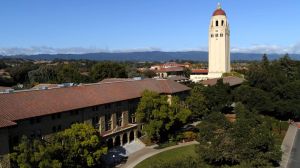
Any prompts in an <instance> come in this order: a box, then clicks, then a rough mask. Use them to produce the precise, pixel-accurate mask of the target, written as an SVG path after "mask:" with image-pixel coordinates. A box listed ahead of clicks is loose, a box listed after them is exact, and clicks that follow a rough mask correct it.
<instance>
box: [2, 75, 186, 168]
mask: <svg viewBox="0 0 300 168" xmlns="http://www.w3.org/2000/svg"><path fill="white" fill-rule="evenodd" d="M146 89H147V90H151V91H155V92H158V93H160V94H163V95H168V96H169V97H171V96H172V95H177V96H179V97H181V98H182V97H184V96H185V95H186V94H187V92H188V91H189V90H190V88H188V87H186V86H185V85H182V84H179V83H177V82H174V81H171V80H154V79H144V80H120V81H118V80H114V81H112V82H100V83H95V84H85V85H78V86H71V87H63V86H61V87H57V88H51V89H49V88H48V89H47V88H43V89H37V90H25V91H14V92H10V93H2V94H0V161H1V162H0V163H2V165H3V167H4V165H5V164H7V163H8V162H7V154H8V153H9V152H10V151H11V150H12V147H13V146H14V145H15V144H17V143H18V142H19V140H20V138H21V136H22V135H26V136H27V137H32V138H34V137H39V138H42V137H45V136H48V135H51V134H53V133H55V132H58V131H62V130H64V129H66V128H69V127H70V125H71V124H73V123H90V124H92V125H93V126H94V127H95V128H97V129H98V130H99V134H100V135H101V136H102V137H103V138H104V140H106V141H107V144H108V145H109V146H119V145H123V144H126V143H128V142H131V141H133V140H134V139H136V138H138V137H139V136H141V130H140V126H139V125H138V124H137V123H136V120H135V111H136V108H137V106H138V103H139V100H140V98H141V93H142V92H143V91H144V90H146Z"/></svg>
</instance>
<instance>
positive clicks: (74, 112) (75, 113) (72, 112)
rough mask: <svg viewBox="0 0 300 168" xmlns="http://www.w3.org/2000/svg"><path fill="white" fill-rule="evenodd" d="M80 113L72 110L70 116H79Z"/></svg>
mask: <svg viewBox="0 0 300 168" xmlns="http://www.w3.org/2000/svg"><path fill="white" fill-rule="evenodd" d="M78 114H79V111H78V110H72V111H70V115H78Z"/></svg>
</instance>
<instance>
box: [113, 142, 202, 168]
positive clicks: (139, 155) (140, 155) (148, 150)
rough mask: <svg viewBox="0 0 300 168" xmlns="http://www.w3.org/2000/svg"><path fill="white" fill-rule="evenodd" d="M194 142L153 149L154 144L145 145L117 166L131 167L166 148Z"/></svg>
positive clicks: (121, 167)
mask: <svg viewBox="0 0 300 168" xmlns="http://www.w3.org/2000/svg"><path fill="white" fill-rule="evenodd" d="M194 144H198V142H197V141H192V142H186V143H180V144H178V145H175V146H171V147H167V148H163V149H154V147H155V146H149V147H145V148H144V149H142V150H140V151H138V152H135V153H133V154H131V155H129V157H128V160H127V162H126V164H124V165H120V166H118V167H120V168H133V167H134V166H136V165H137V164H139V163H140V162H142V161H143V160H145V159H147V158H149V157H151V156H154V155H156V154H158V153H161V152H164V151H167V150H171V149H175V148H180V147H183V146H188V145H194Z"/></svg>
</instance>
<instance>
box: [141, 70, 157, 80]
mask: <svg viewBox="0 0 300 168" xmlns="http://www.w3.org/2000/svg"><path fill="white" fill-rule="evenodd" d="M143 75H144V76H145V77H147V78H153V77H155V76H156V73H155V72H154V71H152V70H150V69H147V70H145V71H144V72H143Z"/></svg>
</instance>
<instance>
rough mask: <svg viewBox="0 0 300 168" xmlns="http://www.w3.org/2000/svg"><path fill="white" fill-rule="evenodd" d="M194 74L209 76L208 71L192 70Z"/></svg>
mask: <svg viewBox="0 0 300 168" xmlns="http://www.w3.org/2000/svg"><path fill="white" fill-rule="evenodd" d="M192 73H194V74H207V73H208V69H192Z"/></svg>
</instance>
